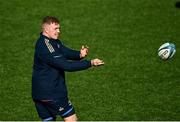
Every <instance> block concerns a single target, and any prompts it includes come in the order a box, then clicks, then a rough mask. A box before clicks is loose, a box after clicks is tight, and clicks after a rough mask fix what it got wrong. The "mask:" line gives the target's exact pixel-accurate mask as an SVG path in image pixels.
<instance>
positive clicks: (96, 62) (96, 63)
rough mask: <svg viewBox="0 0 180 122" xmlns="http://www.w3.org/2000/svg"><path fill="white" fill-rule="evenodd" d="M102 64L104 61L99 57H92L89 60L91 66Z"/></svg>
mask: <svg viewBox="0 0 180 122" xmlns="http://www.w3.org/2000/svg"><path fill="white" fill-rule="evenodd" d="M103 64H104V62H103V61H102V60H100V59H97V58H96V59H93V60H91V65H92V66H100V65H103Z"/></svg>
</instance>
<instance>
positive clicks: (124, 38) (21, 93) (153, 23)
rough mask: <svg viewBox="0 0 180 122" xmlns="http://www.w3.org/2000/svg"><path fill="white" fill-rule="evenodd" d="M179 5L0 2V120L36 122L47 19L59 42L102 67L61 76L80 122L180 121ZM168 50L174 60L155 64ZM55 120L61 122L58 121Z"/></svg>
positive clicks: (167, 1) (97, 0)
mask: <svg viewBox="0 0 180 122" xmlns="http://www.w3.org/2000/svg"><path fill="white" fill-rule="evenodd" d="M178 4H179V1H177V0H158V1H157V0H53V1H52V0H36V1H34V0H28V1H27V0H8V1H5V0H1V1H0V120H1V121H6V120H8V121H15V120H23V121H33V120H36V121H37V120H40V119H39V117H38V114H37V112H36V110H35V106H34V103H33V102H32V98H31V76H32V65H33V56H34V46H35V43H36V40H37V39H38V37H39V33H40V32H41V27H40V26H41V21H42V18H43V17H45V16H48V15H50V16H55V17H57V18H58V19H59V20H60V24H61V32H62V33H61V38H60V39H61V41H62V42H63V43H64V44H65V45H66V46H68V47H70V48H73V49H76V50H80V48H81V45H88V46H89V55H88V57H87V59H92V58H100V59H102V60H104V62H105V65H104V66H103V67H98V68H90V69H89V70H86V71H79V72H74V73H68V72H67V73H66V80H67V86H68V90H69V98H70V100H71V101H72V103H73V105H74V107H75V110H76V114H77V116H78V118H79V120H80V121H82V120H87V121H88V120H89V121H98V120H101V121H105V120H111V121H113V120H116V121H120V120H121V121H122V120H126V121H128V120H130V121H131V120H134V121H140V120H162V121H165V120H180V102H179V101H180V92H179V91H180V75H179V74H180V61H179V60H180V53H179V47H180V35H179V33H180V9H179V8H178ZM165 42H171V43H174V44H175V45H176V49H177V52H176V54H175V56H174V57H173V58H172V59H171V60H168V61H162V60H160V59H159V57H158V56H157V50H158V48H159V46H160V45H161V44H163V43H165ZM58 120H61V118H60V117H59V118H58Z"/></svg>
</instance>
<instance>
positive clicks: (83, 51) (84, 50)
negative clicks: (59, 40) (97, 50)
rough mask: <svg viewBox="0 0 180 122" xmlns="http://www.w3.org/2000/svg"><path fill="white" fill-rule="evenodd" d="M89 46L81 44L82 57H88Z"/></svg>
mask: <svg viewBox="0 0 180 122" xmlns="http://www.w3.org/2000/svg"><path fill="white" fill-rule="evenodd" d="M88 48H89V47H88V46H87V45H86V46H84V45H82V46H81V50H80V53H81V54H80V57H81V58H84V57H86V56H87V55H88Z"/></svg>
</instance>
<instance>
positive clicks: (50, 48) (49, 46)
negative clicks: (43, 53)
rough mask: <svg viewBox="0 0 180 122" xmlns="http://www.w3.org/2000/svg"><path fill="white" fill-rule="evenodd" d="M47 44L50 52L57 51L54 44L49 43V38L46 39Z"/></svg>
mask: <svg viewBox="0 0 180 122" xmlns="http://www.w3.org/2000/svg"><path fill="white" fill-rule="evenodd" d="M45 44H46V46H47V48H48V50H49V52H50V53H53V52H55V50H54V48H53V46H52V45H51V44H50V43H49V40H48V39H45Z"/></svg>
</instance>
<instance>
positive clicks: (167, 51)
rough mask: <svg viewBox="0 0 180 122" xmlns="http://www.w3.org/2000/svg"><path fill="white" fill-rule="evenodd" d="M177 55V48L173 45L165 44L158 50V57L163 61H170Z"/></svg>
mask: <svg viewBox="0 0 180 122" xmlns="http://www.w3.org/2000/svg"><path fill="white" fill-rule="evenodd" d="M175 53H176V47H175V45H174V44H173V43H169V42H167V43H164V44H162V45H161V46H160V47H159V49H158V56H159V57H160V58H161V59H162V60H168V59H170V58H172V57H173V56H174V54H175Z"/></svg>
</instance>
